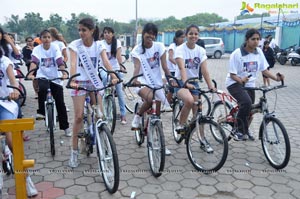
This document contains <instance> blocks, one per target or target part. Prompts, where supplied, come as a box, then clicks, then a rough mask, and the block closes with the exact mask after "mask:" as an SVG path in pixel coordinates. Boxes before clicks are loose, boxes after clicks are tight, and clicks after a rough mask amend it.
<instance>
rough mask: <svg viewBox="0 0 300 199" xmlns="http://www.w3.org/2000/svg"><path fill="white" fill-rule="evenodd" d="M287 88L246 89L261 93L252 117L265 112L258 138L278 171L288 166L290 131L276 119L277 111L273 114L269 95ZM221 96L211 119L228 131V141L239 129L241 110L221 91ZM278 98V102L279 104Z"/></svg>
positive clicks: (270, 161)
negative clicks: (238, 115) (268, 99)
mask: <svg viewBox="0 0 300 199" xmlns="http://www.w3.org/2000/svg"><path fill="white" fill-rule="evenodd" d="M284 87H286V86H285V85H284V83H283V81H282V82H281V85H276V86H272V87H254V88H245V89H247V90H255V91H261V92H262V96H261V97H260V98H259V101H258V103H256V104H253V105H252V106H251V113H250V117H252V116H253V115H254V114H256V113H262V115H263V118H262V121H261V124H260V127H259V135H258V138H259V140H261V144H262V149H263V152H264V154H265V156H266V158H267V160H268V162H269V163H270V165H271V166H272V167H273V168H275V169H283V168H284V167H286V166H287V164H288V162H289V158H290V153H291V149H290V141H289V137H288V134H287V131H286V129H285V127H284V125H283V124H282V122H281V121H280V120H279V119H278V118H276V115H275V109H274V110H273V111H270V110H269V107H268V102H267V97H266V93H268V92H270V91H273V90H277V89H280V88H284ZM219 97H220V100H218V101H216V102H215V104H214V107H213V109H212V113H211V116H212V117H214V118H215V119H216V121H217V122H218V123H219V124H220V125H221V126H222V128H223V129H224V130H225V131H226V132H227V138H228V141H229V140H230V139H231V138H232V137H233V136H234V132H235V131H236V130H237V118H236V116H237V113H238V111H239V106H238V104H237V102H236V100H235V99H234V98H233V97H232V96H231V95H230V94H228V93H225V92H219ZM276 99H277V97H276ZM276 99H275V101H277V100H276ZM275 108H276V103H275ZM216 137H217V136H216ZM281 145H283V146H281Z"/></svg>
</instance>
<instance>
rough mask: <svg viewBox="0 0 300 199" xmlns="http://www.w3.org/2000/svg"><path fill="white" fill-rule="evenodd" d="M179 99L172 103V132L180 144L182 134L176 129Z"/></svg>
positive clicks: (179, 108)
mask: <svg viewBox="0 0 300 199" xmlns="http://www.w3.org/2000/svg"><path fill="white" fill-rule="evenodd" d="M181 108H182V107H181V106H180V101H178V100H176V101H175V102H174V103H173V113H172V133H173V138H174V140H175V142H176V143H177V144H180V143H181V142H182V140H183V135H182V134H178V133H177V131H176V126H177V125H178V124H179V115H180V110H181Z"/></svg>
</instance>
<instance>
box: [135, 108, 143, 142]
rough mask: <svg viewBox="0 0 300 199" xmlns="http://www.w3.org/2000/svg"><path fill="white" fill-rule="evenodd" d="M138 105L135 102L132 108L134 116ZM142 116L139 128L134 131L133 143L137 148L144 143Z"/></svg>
mask: <svg viewBox="0 0 300 199" xmlns="http://www.w3.org/2000/svg"><path fill="white" fill-rule="evenodd" d="M138 107H139V103H138V102H137V103H136V104H135V107H134V113H135V114H136V113H137V111H138ZM143 131H144V116H142V124H141V128H139V129H136V130H134V135H135V141H136V143H137V145H138V146H141V145H142V144H143V143H144V141H145V134H144V132H143Z"/></svg>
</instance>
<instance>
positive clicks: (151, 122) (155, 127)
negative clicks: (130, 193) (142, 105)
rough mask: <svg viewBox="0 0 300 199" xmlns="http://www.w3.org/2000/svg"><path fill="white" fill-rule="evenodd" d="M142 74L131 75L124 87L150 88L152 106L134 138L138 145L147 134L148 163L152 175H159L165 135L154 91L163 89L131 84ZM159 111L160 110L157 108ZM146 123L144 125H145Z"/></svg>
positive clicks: (136, 108) (163, 154)
mask: <svg viewBox="0 0 300 199" xmlns="http://www.w3.org/2000/svg"><path fill="white" fill-rule="evenodd" d="M141 76H143V74H139V75H136V76H134V77H132V78H131V79H130V80H129V81H128V82H127V83H126V84H124V86H125V87H143V86H145V87H147V88H149V89H151V90H152V94H153V95H152V107H151V108H150V109H149V110H148V112H147V115H148V117H147V119H146V122H145V121H144V120H145V118H146V115H144V116H143V117H142V123H141V124H140V127H139V128H138V129H133V130H134V131H135V138H136V141H137V143H138V145H139V146H140V145H141V144H142V143H143V142H144V137H145V136H147V150H148V160H149V164H150V170H151V173H152V175H153V176H154V177H159V176H161V174H162V172H163V170H164V166H165V137H164V133H163V126H162V121H161V119H160V116H159V115H158V114H157V108H158V105H157V101H156V100H155V92H156V91H157V90H160V89H163V88H164V86H158V87H151V86H149V85H148V84H138V85H134V84H132V81H133V80H134V79H136V78H138V77H141ZM138 104H139V103H137V104H136V105H135V112H137V110H138ZM159 111H160V110H159ZM145 124H146V125H145Z"/></svg>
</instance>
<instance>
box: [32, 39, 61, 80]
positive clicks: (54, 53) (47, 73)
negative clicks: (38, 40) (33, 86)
mask: <svg viewBox="0 0 300 199" xmlns="http://www.w3.org/2000/svg"><path fill="white" fill-rule="evenodd" d="M31 56H35V57H36V58H38V60H39V63H38V67H39V69H38V70H37V74H36V77H37V78H41V77H44V78H47V79H53V78H56V77H61V76H62V74H61V72H59V71H58V69H59V66H58V65H57V63H56V60H57V59H58V58H61V57H62V55H61V52H60V50H59V47H58V46H57V45H55V44H53V43H51V44H50V48H49V49H48V50H45V49H44V47H43V44H40V45H38V46H36V47H35V48H34V49H33V51H32V54H31ZM53 82H54V83H57V84H60V82H61V80H55V81H53Z"/></svg>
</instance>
